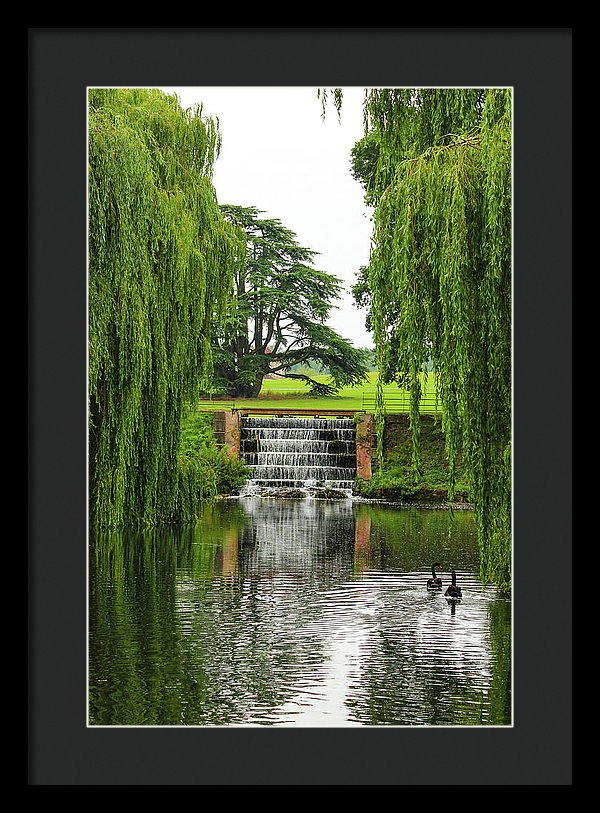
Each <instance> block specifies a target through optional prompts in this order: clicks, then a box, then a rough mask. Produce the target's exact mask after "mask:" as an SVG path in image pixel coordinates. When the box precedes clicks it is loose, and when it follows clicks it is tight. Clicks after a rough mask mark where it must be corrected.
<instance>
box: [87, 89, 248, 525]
mask: <svg viewBox="0 0 600 813" xmlns="http://www.w3.org/2000/svg"><path fill="white" fill-rule="evenodd" d="M88 132H89V143H88V162H89V169H88V173H89V174H88V180H89V251H88V255H89V365H88V369H89V411H90V432H89V465H90V516H91V520H92V522H93V523H97V524H99V525H106V526H120V525H123V524H124V523H127V524H129V523H131V524H144V525H152V524H156V523H160V522H170V521H174V520H176V519H177V518H178V516H179V513H178V508H177V506H178V505H179V500H178V497H177V490H178V487H179V485H178V484H179V476H178V473H177V471H178V470H177V449H178V443H179V429H180V421H181V413H182V410H183V407H184V404H185V403H186V402H191V401H193V400H194V399H195V398H196V397H197V396H198V394H199V392H200V391H201V388H202V384H203V382H206V381H207V380H208V376H209V374H210V372H211V369H212V359H211V353H210V334H211V330H212V324H213V320H214V319H221V318H223V315H224V310H225V305H226V302H227V301H228V299H229V298H230V293H231V288H232V281H233V274H234V270H235V267H236V264H237V263H238V262H239V259H240V256H241V255H243V250H244V247H245V244H244V242H243V240H241V239H240V234H239V232H237V231H236V229H235V228H234V227H233V226H232V225H231V224H230V223H228V222H227V221H226V220H225V219H224V218H223V217H222V216H221V213H220V211H219V207H218V204H217V201H216V197H215V193H214V189H213V186H212V183H211V176H212V167H213V162H214V160H215V158H216V156H217V154H218V150H219V143H220V140H219V134H218V130H217V128H216V126H215V124H214V123H213V122H212V120H210V119H206V118H203V117H202V115H201V108H194V109H192V110H189V111H184V110H183V109H182V108H181V106H180V104H179V102H178V100H177V98H176V97H175V96H169V95H166V94H164V93H162V92H160V91H157V90H139V89H137V90H126V89H96V90H90V92H89V111H88Z"/></svg>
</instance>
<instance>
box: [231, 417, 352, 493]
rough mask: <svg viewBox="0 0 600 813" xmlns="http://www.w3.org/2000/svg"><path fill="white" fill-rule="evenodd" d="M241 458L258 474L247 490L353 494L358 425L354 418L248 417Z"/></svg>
mask: <svg viewBox="0 0 600 813" xmlns="http://www.w3.org/2000/svg"><path fill="white" fill-rule="evenodd" d="M240 456H241V458H242V460H243V461H244V462H245V463H246V465H247V466H248V468H249V469H250V471H251V472H252V474H251V479H250V482H249V483H248V486H247V488H246V489H245V491H246V493H257V492H265V491H268V490H269V489H302V490H304V491H308V492H318V491H319V490H323V489H335V490H337V491H343V492H351V491H352V489H353V487H354V480H355V478H356V437H355V428H354V424H353V421H352V419H351V418H299V417H298V418H283V417H272V416H265V417H256V416H255V417H252V416H244V417H242V424H241V438H240Z"/></svg>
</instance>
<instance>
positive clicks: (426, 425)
mask: <svg viewBox="0 0 600 813" xmlns="http://www.w3.org/2000/svg"><path fill="white" fill-rule="evenodd" d="M410 426H411V425H410V423H409V422H408V421H406V420H400V421H398V420H396V421H391V420H390V419H388V420H387V421H386V423H385V431H384V433H382V438H383V439H384V440H383V443H382V462H381V463H380V464H379V465H378V466H377V468H376V470H375V471H374V473H373V476H372V477H371V479H370V480H362V479H359V480H358V481H357V491H358V493H359V494H361V495H362V496H363V497H372V498H381V499H398V500H405V501H411V500H414V501H419V502H440V501H446V500H448V499H450V496H451V498H452V499H453V500H454V501H456V502H469V501H470V498H469V486H468V481H467V477H466V473H465V469H464V464H463V462H462V456H461V455H460V454H458V455H457V461H456V463H457V474H456V484H455V489H454V494H453V495H449V494H448V468H449V465H448V461H447V458H446V448H445V440H444V433H443V430H442V427H441V424H440V422H439V420H437V419H435V418H433V417H430V416H421V418H420V427H419V433H418V434H419V440H420V448H419V454H420V466H419V470H418V471H417V472H415V469H414V466H413V437H414V433H413V432H412V431H410Z"/></svg>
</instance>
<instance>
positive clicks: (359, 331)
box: [162, 87, 373, 347]
mask: <svg viewBox="0 0 600 813" xmlns="http://www.w3.org/2000/svg"><path fill="white" fill-rule="evenodd" d="M162 90H164V91H167V92H169V93H176V94H177V95H178V97H179V99H180V101H181V104H182V106H183V107H190V106H191V105H193V104H196V103H201V104H202V106H203V113H204V114H205V115H207V116H212V117H215V118H217V119H218V120H219V125H220V131H221V137H222V148H221V154H220V157H219V158H218V160H217V162H216V164H215V170H214V179H213V180H214V186H215V189H216V192H217V198H218V200H219V203H227V204H233V205H239V206H255V207H256V208H258V209H259V210H261V211H263V212H264V216H265V217H269V218H276V219H278V220H280V221H281V222H282V223H283V225H284V226H285V227H286V228H288V229H291V230H292V231H293V232H294V233H295V234H296V237H297V240H298V242H299V243H300V245H302V246H304V247H305V248H309V249H311V250H313V251H317V252H318V253H319V255H318V256H317V257H316V258H315V263H314V264H315V266H316V267H317V268H319V269H320V270H322V271H326V272H328V273H331V274H334V275H335V276H337V277H339V278H340V279H342V280H343V284H344V287H345V295H344V297H343V299H342V300H340V301H339V302H338V303H337V304H338V307H337V308H334V309H332V311H331V317H330V319H329V325H330V326H331V327H332V328H333V329H334V330H336V331H337V332H338V333H339V334H340V335H342V336H344V337H345V338H347V339H349V340H350V341H351V342H352V343H353V344H354V345H355V346H356V347H372V346H373V340H372V337H371V334H369V333H368V332H367V331H366V329H365V326H364V324H365V313H364V311H362V310H358V309H357V308H356V307H354V304H353V300H352V295H351V293H350V286H351V285H352V284H353V283H354V282H355V274H356V271H357V270H358V269H359V268H360V266H361V265H365V264H366V263H367V262H368V259H369V248H370V238H371V225H372V224H371V214H372V212H371V210H370V209H369V208H368V207H366V206H365V203H364V197H363V191H362V187H361V186H360V184H359V183H358V181H355V180H354V179H353V178H352V175H351V174H350V150H351V149H352V147H353V146H354V144H355V143H356V141H358V140H359V139H360V138H361V137H362V135H363V120H362V99H363V93H364V91H363V88H344V101H343V106H342V116H341V122H340V121H339V120H338V116H337V113H336V111H335V108H334V107H333V105H332V104H330V105H329V106H328V111H327V115H326V116H325V119H323V118H322V116H321V100H320V99H319V98H318V96H317V89H316V88H312V87H300V88H298V87H271V88H265V87H208V88H204V87H164V88H162Z"/></svg>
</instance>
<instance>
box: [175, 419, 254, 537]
mask: <svg viewBox="0 0 600 813" xmlns="http://www.w3.org/2000/svg"><path fill="white" fill-rule="evenodd" d="M248 473H249V472H248V469H247V467H246V466H245V465H244V463H242V461H241V460H238V459H237V458H235V457H233V456H231V455H230V454H229V453H228V452H227V449H226V448H224V447H218V446H217V444H216V441H215V437H214V434H213V429H212V413H209V412H194V411H193V410H189V411H187V412H186V414H185V415H184V417H183V420H182V425H181V434H180V439H179V450H178V455H177V477H178V488H177V514H178V515H179V516H180V517H181V518H182V521H186V522H192V521H195V519H196V518H197V512H198V506H199V504H200V502H201V501H202V500H206V499H211V498H214V497H216V496H217V495H226V494H235V493H237V492H238V491H239V489H240V488H241V487H242V486H243V485H244V483H245V482H246V480H247V478H248Z"/></svg>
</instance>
